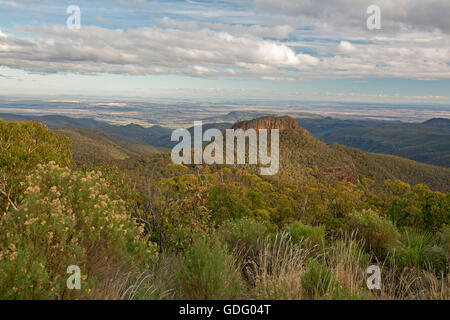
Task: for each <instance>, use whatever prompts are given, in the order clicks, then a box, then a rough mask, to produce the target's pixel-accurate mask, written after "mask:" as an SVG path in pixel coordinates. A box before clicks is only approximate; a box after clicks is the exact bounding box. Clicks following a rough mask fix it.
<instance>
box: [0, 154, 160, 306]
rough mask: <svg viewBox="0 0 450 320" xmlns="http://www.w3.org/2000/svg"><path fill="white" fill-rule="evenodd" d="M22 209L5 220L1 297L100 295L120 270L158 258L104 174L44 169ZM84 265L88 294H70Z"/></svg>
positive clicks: (0, 242) (0, 223) (0, 230)
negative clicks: (75, 272) (74, 274)
mask: <svg viewBox="0 0 450 320" xmlns="http://www.w3.org/2000/svg"><path fill="white" fill-rule="evenodd" d="M26 187H27V188H26V191H25V193H24V198H23V200H22V202H21V204H20V205H19V207H18V210H14V211H9V212H8V213H7V214H6V215H5V216H4V217H3V218H2V219H1V220H0V250H1V251H0V283H2V286H1V288H0V298H2V299H55V298H56V299H64V298H86V297H95V293H96V292H95V290H94V288H96V287H97V286H96V284H97V282H99V281H103V280H106V279H107V278H108V275H110V274H111V273H112V272H114V268H116V271H117V268H136V267H142V266H143V265H144V264H145V263H146V261H148V258H149V257H151V256H152V255H153V252H154V250H153V246H152V245H151V244H150V245H149V244H148V243H147V239H146V237H145V236H144V228H143V226H141V225H138V224H136V222H135V221H134V220H133V219H132V217H131V215H130V213H129V212H128V211H127V209H126V206H125V202H124V201H123V200H122V199H120V198H119V197H118V196H117V193H116V192H115V191H114V190H113V188H112V187H111V185H110V184H109V183H108V181H107V180H106V179H105V178H103V177H102V173H101V172H94V171H93V172H87V173H83V172H80V171H75V170H71V169H68V168H61V167H59V166H57V165H56V164H55V163H54V162H50V163H49V164H48V165H38V168H37V170H36V172H35V173H34V174H32V175H31V176H29V177H28V179H27V182H26ZM69 265H78V266H79V267H80V268H81V274H82V290H68V289H67V286H66V279H67V278H68V277H69V275H68V274H67V273H66V270H67V267H68V266H69Z"/></svg>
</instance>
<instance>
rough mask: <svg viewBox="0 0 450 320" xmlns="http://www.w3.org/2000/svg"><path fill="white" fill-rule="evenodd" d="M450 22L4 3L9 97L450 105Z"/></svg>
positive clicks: (434, 6) (228, 0)
mask: <svg viewBox="0 0 450 320" xmlns="http://www.w3.org/2000/svg"><path fill="white" fill-rule="evenodd" d="M70 5H77V6H78V7H79V8H80V12H81V20H80V22H81V27H80V29H70V28H68V27H67V19H68V18H69V16H70V14H68V13H67V8H68V7H69V6H70ZM371 5H376V6H378V7H379V8H380V13H381V28H380V29H374V30H370V29H369V28H368V27H367V19H368V18H369V17H371V14H370V13H369V14H368V13H367V8H368V7H369V6H371ZM449 14H450V1H449V0H396V1H392V0H323V1H317V0H315V1H313V0H277V1H273V0H241V1H232V0H221V1H206V0H199V1H191V0H187V1H180V0H166V1H147V0H127V1H126V0H102V1H91V0H90V1H85V0H71V1H65V0H60V1H45V0H42V1H39V0H20V1H19V0H5V1H4V0H0V95H13V96H25V95H71V96H76V95H80V96H81V95H92V96H103V97H108V96H111V97H112V96H121V97H160V98H164V97H175V98H176V97H180V98H183V97H184V98H195V99H202V98H205V99H206V98H214V97H217V98H221V99H230V100H232V99H242V98H244V99H245V98H249V99H254V98H264V99H274V100H277V99H280V100H282V99H289V100H296V99H297V100H330V101H333V100H336V101H366V102H374V103H376V102H386V101H389V102H414V103H440V104H450V16H449Z"/></svg>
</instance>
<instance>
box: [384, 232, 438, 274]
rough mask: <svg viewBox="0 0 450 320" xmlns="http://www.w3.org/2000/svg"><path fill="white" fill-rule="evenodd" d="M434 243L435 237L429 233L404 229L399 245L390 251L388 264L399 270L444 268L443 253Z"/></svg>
mask: <svg viewBox="0 0 450 320" xmlns="http://www.w3.org/2000/svg"><path fill="white" fill-rule="evenodd" d="M436 243H437V241H436V239H435V237H433V236H432V235H431V234H429V233H426V232H419V231H416V230H412V229H405V231H404V232H402V234H401V238H400V244H399V245H398V246H396V247H395V248H393V249H392V251H391V253H392V254H391V256H390V262H391V264H393V265H395V266H396V267H398V268H400V269H403V268H404V267H415V268H432V269H433V268H442V267H444V268H445V266H446V255H445V252H444V250H443V249H442V248H440V247H438V246H436Z"/></svg>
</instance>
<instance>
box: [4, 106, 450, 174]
mask: <svg viewBox="0 0 450 320" xmlns="http://www.w3.org/2000/svg"><path fill="white" fill-rule="evenodd" d="M250 115H251V113H242V112H240V113H237V112H234V113H230V114H228V115H225V116H217V117H215V118H214V119H212V118H211V119H210V120H211V121H212V120H214V121H215V122H217V123H216V124H211V123H208V122H207V121H206V120H205V121H204V129H205V130H206V129H208V128H210V127H217V128H219V129H221V130H224V129H226V128H230V127H231V126H232V123H230V122H227V121H233V122H234V120H235V119H238V120H239V119H245V118H249V117H250ZM259 115H263V114H256V113H255V118H256V117H258V116H259ZM263 116H264V115H263ZM0 119H4V120H6V121H12V120H16V121H38V122H42V123H44V124H45V125H46V126H47V127H49V128H50V129H61V128H66V129H67V128H80V129H93V130H100V131H102V132H103V133H105V134H107V135H109V136H110V137H112V138H115V139H118V140H120V141H123V142H125V143H129V144H134V145H149V146H153V147H157V148H171V147H173V145H174V144H175V143H174V142H172V141H170V136H171V133H172V130H171V129H169V128H166V127H162V126H153V127H149V128H145V127H142V126H140V125H137V124H129V125H126V126H117V125H111V124H108V123H106V122H103V121H96V120H94V119H84V118H70V117H65V116H20V115H12V114H0ZM297 122H298V123H299V125H300V126H301V127H303V128H305V129H306V130H308V131H309V132H311V134H312V135H313V136H314V137H316V138H319V139H321V140H323V141H325V142H326V143H339V144H342V145H345V146H349V147H353V148H357V149H360V150H363V151H368V152H374V153H380V154H391V155H396V156H400V157H402V158H407V159H411V160H415V161H419V162H423V163H427V164H434V165H438V166H443V167H450V152H449V150H450V124H449V123H450V120H449V119H444V118H434V119H430V120H428V121H425V122H423V123H402V122H394V121H377V120H340V119H334V118H323V117H312V116H311V117H307V116H304V117H302V118H300V119H297ZM191 131H192V128H191Z"/></svg>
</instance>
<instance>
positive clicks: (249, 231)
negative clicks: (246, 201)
mask: <svg viewBox="0 0 450 320" xmlns="http://www.w3.org/2000/svg"><path fill="white" fill-rule="evenodd" d="M218 232H219V238H220V239H221V240H222V241H223V242H224V243H226V244H227V245H228V247H229V248H231V249H236V248H237V249H242V250H245V251H251V250H252V249H253V248H255V246H256V244H257V241H258V239H261V238H264V237H265V235H266V233H267V227H266V225H265V224H264V223H261V222H257V221H255V220H253V219H250V218H242V219H239V220H228V221H225V222H224V223H223V224H222V226H221V227H220V228H219V231H218Z"/></svg>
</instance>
